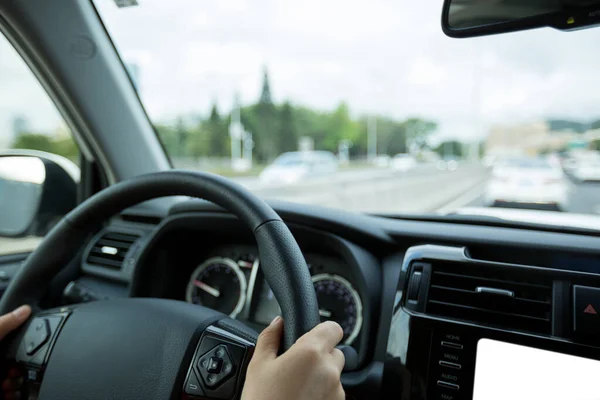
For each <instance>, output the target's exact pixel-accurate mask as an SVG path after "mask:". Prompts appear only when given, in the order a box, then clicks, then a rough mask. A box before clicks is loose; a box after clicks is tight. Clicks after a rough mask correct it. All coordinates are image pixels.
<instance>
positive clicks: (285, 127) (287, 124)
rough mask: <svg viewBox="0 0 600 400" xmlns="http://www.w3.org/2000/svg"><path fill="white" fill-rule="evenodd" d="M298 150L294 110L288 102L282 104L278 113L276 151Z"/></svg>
mask: <svg viewBox="0 0 600 400" xmlns="http://www.w3.org/2000/svg"><path fill="white" fill-rule="evenodd" d="M297 148H298V131H297V129H296V121H295V119H294V108H293V107H292V105H291V104H290V103H289V102H285V103H283V106H281V110H280V111H279V133H278V135H277V151H278V152H279V153H284V152H286V151H295V150H297Z"/></svg>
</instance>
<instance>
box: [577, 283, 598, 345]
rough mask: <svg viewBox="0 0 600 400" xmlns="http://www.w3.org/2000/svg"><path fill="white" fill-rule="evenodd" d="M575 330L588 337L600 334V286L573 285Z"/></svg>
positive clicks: (578, 333)
mask: <svg viewBox="0 0 600 400" xmlns="http://www.w3.org/2000/svg"><path fill="white" fill-rule="evenodd" d="M573 331H574V332H575V333H576V334H577V335H580V336H586V337H588V338H592V337H596V338H597V336H598V335H600V288H593V287H588V286H579V285H575V286H573Z"/></svg>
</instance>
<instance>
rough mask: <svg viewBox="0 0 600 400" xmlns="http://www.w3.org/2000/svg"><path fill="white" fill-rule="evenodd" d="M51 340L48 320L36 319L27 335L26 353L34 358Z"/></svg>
mask: <svg viewBox="0 0 600 400" xmlns="http://www.w3.org/2000/svg"><path fill="white" fill-rule="evenodd" d="M48 339H50V326H49V324H48V320H47V319H46V318H35V319H34V320H33V321H31V324H30V325H29V329H27V333H26V334H25V351H26V353H27V355H28V356H32V355H34V354H35V352H36V351H38V350H39V349H40V347H42V346H43V345H44V344H46V342H47V341H48Z"/></svg>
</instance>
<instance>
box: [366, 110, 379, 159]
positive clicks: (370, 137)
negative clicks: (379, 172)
mask: <svg viewBox="0 0 600 400" xmlns="http://www.w3.org/2000/svg"><path fill="white" fill-rule="evenodd" d="M376 157H377V119H376V118H375V117H374V116H372V115H371V116H369V120H368V123H367V160H369V161H375V158H376Z"/></svg>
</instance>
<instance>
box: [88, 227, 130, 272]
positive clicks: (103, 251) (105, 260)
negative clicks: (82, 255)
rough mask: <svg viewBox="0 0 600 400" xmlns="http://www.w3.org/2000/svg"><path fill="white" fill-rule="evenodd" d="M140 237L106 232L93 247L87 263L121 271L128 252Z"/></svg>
mask: <svg viewBox="0 0 600 400" xmlns="http://www.w3.org/2000/svg"><path fill="white" fill-rule="evenodd" d="M139 237H140V236H139V235H133V234H129V233H122V232H106V233H104V234H103V235H102V236H100V238H99V239H98V240H97V241H96V243H94V245H93V246H92V249H91V250H90V252H89V254H88V256H87V263H88V264H90V265H95V266H99V267H103V268H109V269H113V270H120V269H121V267H122V265H123V260H124V259H125V256H126V255H127V251H129V248H130V247H131V245H133V243H135V241H136V240H138V239H139Z"/></svg>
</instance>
